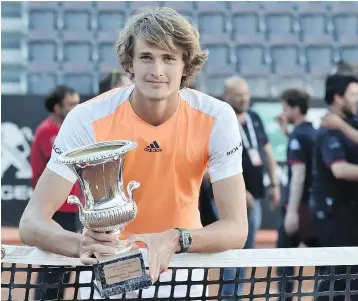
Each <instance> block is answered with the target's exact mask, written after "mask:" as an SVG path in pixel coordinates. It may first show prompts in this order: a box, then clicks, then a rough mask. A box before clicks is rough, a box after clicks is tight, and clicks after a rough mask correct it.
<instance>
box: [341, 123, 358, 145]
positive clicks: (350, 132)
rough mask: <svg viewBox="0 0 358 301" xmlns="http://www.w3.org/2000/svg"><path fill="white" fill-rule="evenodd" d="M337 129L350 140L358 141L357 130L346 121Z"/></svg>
mask: <svg viewBox="0 0 358 301" xmlns="http://www.w3.org/2000/svg"><path fill="white" fill-rule="evenodd" d="M338 129H339V130H340V131H341V132H342V133H343V134H344V135H345V136H346V137H348V138H349V139H350V140H352V141H354V142H355V143H358V131H357V130H356V129H355V128H353V127H351V126H350V125H349V124H348V123H346V122H343V123H342V124H341V126H340V127H339V128H338Z"/></svg>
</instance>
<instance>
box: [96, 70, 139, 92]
mask: <svg viewBox="0 0 358 301" xmlns="http://www.w3.org/2000/svg"><path fill="white" fill-rule="evenodd" d="M131 83H132V81H131V80H130V78H129V76H128V75H127V74H126V73H124V72H121V71H119V70H112V72H111V73H110V74H108V75H107V76H106V77H105V78H104V79H103V80H102V81H101V82H100V83H99V94H102V93H104V92H107V91H109V90H112V89H114V88H118V87H122V86H126V85H129V84H131Z"/></svg>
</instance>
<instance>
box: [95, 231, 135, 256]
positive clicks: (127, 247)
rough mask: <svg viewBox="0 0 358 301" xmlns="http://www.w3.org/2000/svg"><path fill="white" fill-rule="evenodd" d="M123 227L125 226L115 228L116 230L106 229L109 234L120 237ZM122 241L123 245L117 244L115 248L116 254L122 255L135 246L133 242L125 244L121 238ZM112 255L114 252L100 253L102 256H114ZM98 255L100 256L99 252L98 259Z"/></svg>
mask: <svg viewBox="0 0 358 301" xmlns="http://www.w3.org/2000/svg"><path fill="white" fill-rule="evenodd" d="M122 229H123V228H121V229H118V230H115V231H106V233H107V234H113V235H117V236H118V237H120V235H121V230H122ZM120 242H122V243H121V245H119V246H117V247H116V248H115V249H116V254H115V255H120V254H123V253H127V252H129V251H130V250H131V249H132V248H133V246H132V244H125V243H124V241H123V240H122V241H121V240H120ZM112 255H113V254H109V253H100V256H101V257H102V256H112ZM98 256H99V254H97V255H96V257H97V259H99V258H98Z"/></svg>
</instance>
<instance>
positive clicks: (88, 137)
mask: <svg viewBox="0 0 358 301" xmlns="http://www.w3.org/2000/svg"><path fill="white" fill-rule="evenodd" d="M133 89H134V85H129V86H125V87H121V88H116V89H113V90H110V91H108V92H106V93H104V94H101V95H99V96H97V97H95V98H93V99H92V100H89V101H87V102H85V103H82V104H80V105H78V106H76V108H74V109H73V110H72V111H71V112H70V113H69V114H68V116H67V117H66V119H65V121H64V123H63V124H62V126H61V129H60V132H59V134H58V136H57V138H56V140H55V142H54V145H55V146H54V147H53V151H52V155H51V159H50V161H49V162H48V165H47V167H48V168H49V169H50V170H52V171H53V172H55V173H56V174H58V175H59V176H61V177H63V178H65V179H67V180H68V181H71V182H72V183H74V182H75V181H76V180H77V178H76V175H75V174H74V172H73V171H72V170H70V169H69V168H68V167H67V166H64V165H61V164H59V163H57V162H56V157H57V156H58V153H59V151H60V152H65V151H68V150H71V149H73V148H77V147H81V146H85V145H88V144H92V143H96V142H103V141H109V140H132V141H135V142H137V143H138V147H137V148H136V149H134V150H132V151H130V152H129V153H127V154H126V159H125V164H124V169H123V180H124V187H126V186H127V183H128V182H129V181H131V180H134V181H138V182H139V183H140V187H139V188H138V189H137V190H136V191H135V193H134V200H135V202H136V204H137V207H138V213H137V217H136V218H135V220H134V221H132V222H131V223H130V224H128V225H127V226H126V228H125V231H124V233H122V234H123V238H126V237H128V236H129V235H131V234H138V233H152V232H162V231H165V230H167V229H171V228H175V227H183V228H187V229H195V228H201V227H202V225H201V222H200V215H199V210H198V199H199V191H200V185H201V182H202V179H203V175H204V173H205V171H206V169H207V168H208V172H209V175H210V178H211V181H212V182H215V181H219V180H222V179H225V178H228V177H231V176H233V175H236V174H239V173H241V172H242V164H241V155H242V143H241V136H240V132H239V127H238V121H237V118H236V115H235V113H234V111H233V109H232V108H231V107H230V106H229V105H228V104H227V103H224V102H221V101H220V100H218V99H215V98H213V97H210V96H208V95H206V94H204V93H201V92H198V91H196V90H192V89H187V88H184V89H182V90H180V92H179V103H178V106H177V109H176V112H175V113H174V115H173V116H172V117H171V118H170V119H168V120H167V121H166V122H165V123H163V124H161V125H159V126H152V125H150V124H147V123H146V122H144V121H143V120H141V119H140V118H139V117H138V116H137V115H136V114H135V112H134V111H133V109H132V106H131V104H130V102H129V96H130V95H131V93H132V92H133Z"/></svg>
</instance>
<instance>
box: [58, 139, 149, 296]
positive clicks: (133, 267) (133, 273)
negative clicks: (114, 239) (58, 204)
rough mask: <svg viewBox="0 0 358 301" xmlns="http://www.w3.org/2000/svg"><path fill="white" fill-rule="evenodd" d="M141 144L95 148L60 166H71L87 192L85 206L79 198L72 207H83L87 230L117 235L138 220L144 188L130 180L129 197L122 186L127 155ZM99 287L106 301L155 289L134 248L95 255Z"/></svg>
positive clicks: (63, 159) (69, 155)
mask: <svg viewBox="0 0 358 301" xmlns="http://www.w3.org/2000/svg"><path fill="white" fill-rule="evenodd" d="M136 147H137V143H135V142H133V141H128V140H117V141H108V142H101V143H95V144H91V145H88V146H84V147H81V148H76V149H74V150H71V151H68V152H64V153H62V154H60V155H59V157H58V159H57V161H58V162H59V163H61V164H64V165H67V166H68V167H69V168H70V169H72V170H73V171H74V172H75V174H76V175H77V179H78V182H79V184H80V185H81V187H82V190H83V193H84V196H85V204H84V206H82V203H81V202H80V200H79V199H78V198H77V197H76V196H73V195H71V196H69V197H68V199H67V202H68V203H69V204H75V205H77V206H78V208H79V218H80V221H81V223H82V225H83V226H84V227H85V228H87V229H90V230H93V231H97V232H107V233H109V232H116V233H118V235H119V234H120V231H121V230H123V228H124V227H125V226H126V225H127V224H128V223H130V222H131V221H132V220H134V218H135V217H136V215H137V206H136V204H135V202H134V200H133V192H134V191H135V190H136V189H137V188H138V187H139V185H140V184H139V183H138V182H135V181H130V182H129V183H128V185H127V195H126V192H125V189H124V187H123V165H124V161H125V156H126V154H127V153H128V152H129V151H131V150H133V149H135V148H136ZM95 256H96V258H97V259H98V263H97V264H95V265H94V266H93V267H94V274H95V281H94V285H95V288H96V290H97V291H98V293H99V294H100V296H101V297H102V298H106V297H109V296H113V295H118V294H121V293H124V292H128V291H132V290H137V289H142V288H146V287H149V286H151V285H152V281H151V278H150V277H149V275H147V273H146V269H145V265H144V260H143V256H142V253H141V251H140V250H139V249H138V247H137V246H136V245H134V244H131V245H126V244H124V243H123V245H122V246H120V247H118V248H117V254H116V255H110V254H95Z"/></svg>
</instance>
